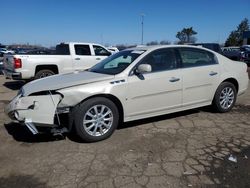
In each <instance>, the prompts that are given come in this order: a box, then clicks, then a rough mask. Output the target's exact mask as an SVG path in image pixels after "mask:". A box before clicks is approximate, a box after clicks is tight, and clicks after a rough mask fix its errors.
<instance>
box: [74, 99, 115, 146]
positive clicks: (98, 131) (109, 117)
mask: <svg viewBox="0 0 250 188" xmlns="http://www.w3.org/2000/svg"><path fill="white" fill-rule="evenodd" d="M73 114H74V123H75V130H76V133H77V135H78V136H79V137H80V138H81V139H82V140H83V141H85V142H96V141H100V140H104V139H106V138H108V137H109V136H111V135H112V133H113V132H114V130H115V129H116V127H117V125H118V122H119V112H118V109H117V107H116V105H115V104H114V103H113V102H112V101H111V100H109V99H107V98H104V97H96V98H91V99H89V100H87V101H85V102H83V103H81V104H80V105H78V106H77V107H75V109H74V112H73Z"/></svg>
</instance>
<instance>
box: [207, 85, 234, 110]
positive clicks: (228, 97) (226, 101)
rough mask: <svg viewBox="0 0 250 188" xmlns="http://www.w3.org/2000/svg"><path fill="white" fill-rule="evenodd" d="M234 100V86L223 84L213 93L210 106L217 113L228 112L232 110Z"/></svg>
mask: <svg viewBox="0 0 250 188" xmlns="http://www.w3.org/2000/svg"><path fill="white" fill-rule="evenodd" d="M236 98H237V91H236V89H235V86H234V84H232V83H230V82H223V83H221V84H220V85H219V87H218V88H217V90H216V92H215V95H214V99H213V103H212V105H213V107H214V109H215V110H216V111H217V112H221V113H224V112H229V111H230V110H231V109H232V108H233V106H234V104H235V102H236Z"/></svg>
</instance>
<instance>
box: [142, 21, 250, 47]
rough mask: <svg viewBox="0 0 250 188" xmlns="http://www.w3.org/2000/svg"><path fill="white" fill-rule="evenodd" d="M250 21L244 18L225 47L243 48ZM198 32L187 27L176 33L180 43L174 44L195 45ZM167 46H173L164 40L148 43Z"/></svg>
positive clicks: (229, 37)
mask: <svg viewBox="0 0 250 188" xmlns="http://www.w3.org/2000/svg"><path fill="white" fill-rule="evenodd" d="M249 30H250V29H249V21H248V19H247V18H244V19H243V20H242V21H241V22H240V24H239V25H238V26H237V28H236V30H233V31H231V32H230V34H229V36H228V37H227V39H226V41H225V46H241V45H242V44H243V32H244V31H249ZM197 34H198V32H197V31H195V30H194V29H193V27H187V28H183V29H182V30H181V31H178V32H177V33H176V36H175V37H176V38H177V39H178V41H176V42H174V43H175V44H188V43H195V42H196V41H197V38H196V37H195V35H197ZM159 44H160V45H165V44H171V42H170V41H168V40H162V41H160V42H158V41H151V42H148V43H147V44H146V45H147V46H151V45H159Z"/></svg>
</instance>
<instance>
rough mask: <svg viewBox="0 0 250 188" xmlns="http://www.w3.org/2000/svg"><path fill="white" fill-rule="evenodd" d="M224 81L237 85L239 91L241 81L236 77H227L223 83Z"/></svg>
mask: <svg viewBox="0 0 250 188" xmlns="http://www.w3.org/2000/svg"><path fill="white" fill-rule="evenodd" d="M223 82H230V83H232V84H233V85H234V86H235V89H236V91H237V93H238V91H239V83H238V81H237V80H236V79H235V78H227V79H225V80H223V81H222V82H221V83H223Z"/></svg>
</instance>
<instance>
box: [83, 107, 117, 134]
mask: <svg viewBox="0 0 250 188" xmlns="http://www.w3.org/2000/svg"><path fill="white" fill-rule="evenodd" d="M112 124H113V113H112V111H111V110H110V108H109V107H107V106H105V105H95V106H93V107H91V108H90V109H89V110H88V111H87V112H86V113H85V115H84V118H83V127H84V130H85V131H86V132H87V133H88V134H89V135H91V136H102V135H104V134H105V133H107V132H108V131H109V129H110V128H111V126H112Z"/></svg>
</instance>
